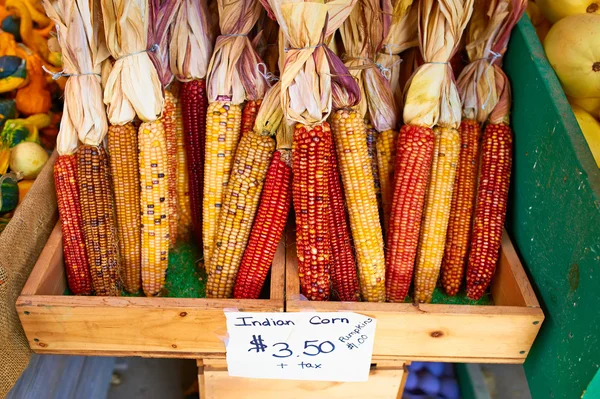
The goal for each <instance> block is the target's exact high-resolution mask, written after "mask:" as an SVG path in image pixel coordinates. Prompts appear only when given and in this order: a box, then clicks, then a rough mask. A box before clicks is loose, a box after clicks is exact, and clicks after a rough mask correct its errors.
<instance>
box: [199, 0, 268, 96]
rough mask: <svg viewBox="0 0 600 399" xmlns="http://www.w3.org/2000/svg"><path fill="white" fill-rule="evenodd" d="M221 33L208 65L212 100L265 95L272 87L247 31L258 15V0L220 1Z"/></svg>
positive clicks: (208, 85)
mask: <svg viewBox="0 0 600 399" xmlns="http://www.w3.org/2000/svg"><path fill="white" fill-rule="evenodd" d="M218 5H219V26H220V27H221V36H219V37H218V38H217V42H216V43H215V50H214V53H213V55H212V58H211V60H210V64H209V66H208V76H207V91H208V101H209V102H214V101H217V100H219V99H220V97H224V98H226V99H227V100H229V101H231V102H232V103H233V104H240V103H242V102H244V101H246V100H258V99H261V98H263V97H264V95H265V91H266V89H267V87H268V85H267V83H266V81H265V79H264V78H263V77H262V75H261V74H260V73H259V70H258V69H257V65H258V64H260V63H262V60H261V59H260V57H259V56H258V54H257V53H256V50H255V49H254V47H253V46H252V43H251V42H250V39H249V38H248V37H247V34H248V33H249V32H250V30H251V29H252V27H253V26H254V24H255V23H256V21H257V20H258V17H259V16H260V12H261V7H260V3H259V2H258V0H218Z"/></svg>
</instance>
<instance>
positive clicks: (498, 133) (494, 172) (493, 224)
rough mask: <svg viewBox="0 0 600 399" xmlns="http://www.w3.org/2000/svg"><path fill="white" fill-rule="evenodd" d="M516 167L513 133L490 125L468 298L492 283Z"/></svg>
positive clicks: (484, 147)
mask: <svg viewBox="0 0 600 399" xmlns="http://www.w3.org/2000/svg"><path fill="white" fill-rule="evenodd" d="M511 167H512V131H511V129H510V126H508V125H507V124H505V123H497V124H488V125H487V126H486V128H485V132H484V134H483V139H482V144H481V168H480V171H479V185H478V188H477V201H476V205H475V219H474V221H473V235H472V237H471V246H470V247H471V249H470V253H469V264H468V267H467V296H468V297H469V298H471V299H479V298H481V296H482V295H483V294H484V292H485V290H486V289H487V287H488V285H489V284H490V282H491V280H492V277H493V275H494V271H495V270H496V264H497V263H498V257H499V256H500V245H501V244H502V229H503V228H504V220H505V218H506V205H507V202H508V189H509V186H510V173H511Z"/></svg>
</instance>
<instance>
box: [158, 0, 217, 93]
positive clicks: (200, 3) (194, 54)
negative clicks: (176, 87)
mask: <svg viewBox="0 0 600 399" xmlns="http://www.w3.org/2000/svg"><path fill="white" fill-rule="evenodd" d="M209 18H210V15H209V11H208V5H207V2H206V0H183V1H182V3H181V6H180V7H179V10H178V12H177V15H176V17H175V22H174V24H173V31H172V33H171V43H170V45H169V64H170V66H171V71H172V72H173V73H174V74H175V76H176V77H177V79H178V80H179V81H181V82H189V81H191V80H194V79H205V78H206V73H207V71H208V64H209V62H210V56H211V54H212V51H213V44H214V41H215V37H216V29H215V26H214V25H211V23H210V21H209Z"/></svg>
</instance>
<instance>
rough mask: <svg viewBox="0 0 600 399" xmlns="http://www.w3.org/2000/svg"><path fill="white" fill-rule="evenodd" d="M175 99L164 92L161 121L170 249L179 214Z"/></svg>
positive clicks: (169, 93) (175, 239) (174, 236)
mask: <svg viewBox="0 0 600 399" xmlns="http://www.w3.org/2000/svg"><path fill="white" fill-rule="evenodd" d="M177 102H178V101H177V99H176V98H175V96H174V95H173V94H172V93H171V92H170V91H169V90H165V108H164V109H163V113H162V116H161V118H160V119H161V121H162V124H163V127H164V129H165V140H166V142H167V176H168V177H167V186H168V189H169V194H168V196H167V205H168V209H169V242H170V247H171V248H172V247H173V246H175V242H176V241H177V227H178V225H179V214H178V212H177V113H176V112H177V111H176V108H177Z"/></svg>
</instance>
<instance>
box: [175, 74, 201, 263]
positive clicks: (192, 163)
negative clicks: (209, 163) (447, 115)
mask: <svg viewBox="0 0 600 399" xmlns="http://www.w3.org/2000/svg"><path fill="white" fill-rule="evenodd" d="M179 96H180V97H179V98H180V101H181V116H182V119H183V130H184V135H185V151H186V162H187V170H188V186H189V191H188V192H189V198H190V208H191V211H192V226H193V231H194V238H195V241H196V245H198V248H202V225H203V224H202V195H203V192H204V189H203V184H204V147H205V137H206V112H207V108H208V97H207V96H206V80H205V79H195V80H191V81H189V82H183V83H182V84H181V89H180V94H179ZM204 257H205V258H206V255H205V256H204Z"/></svg>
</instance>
